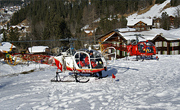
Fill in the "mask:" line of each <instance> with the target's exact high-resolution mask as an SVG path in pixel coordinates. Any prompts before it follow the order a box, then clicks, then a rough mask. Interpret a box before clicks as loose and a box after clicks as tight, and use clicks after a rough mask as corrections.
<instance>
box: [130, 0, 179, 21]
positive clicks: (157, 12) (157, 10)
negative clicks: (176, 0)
mask: <svg viewBox="0 0 180 110" xmlns="http://www.w3.org/2000/svg"><path fill="white" fill-rule="evenodd" d="M170 1H171V0H166V1H165V2H164V3H162V4H155V5H154V6H153V7H151V9H150V10H149V11H147V12H146V13H143V14H141V15H138V14H137V13H134V14H132V15H130V16H128V18H127V19H134V18H136V19H147V18H153V17H156V18H158V17H161V15H162V13H163V12H167V14H168V15H169V16H171V15H172V16H176V9H177V8H180V5H179V6H177V7H170V8H167V9H165V10H163V8H164V7H165V6H166V5H167V4H168V3H170Z"/></svg>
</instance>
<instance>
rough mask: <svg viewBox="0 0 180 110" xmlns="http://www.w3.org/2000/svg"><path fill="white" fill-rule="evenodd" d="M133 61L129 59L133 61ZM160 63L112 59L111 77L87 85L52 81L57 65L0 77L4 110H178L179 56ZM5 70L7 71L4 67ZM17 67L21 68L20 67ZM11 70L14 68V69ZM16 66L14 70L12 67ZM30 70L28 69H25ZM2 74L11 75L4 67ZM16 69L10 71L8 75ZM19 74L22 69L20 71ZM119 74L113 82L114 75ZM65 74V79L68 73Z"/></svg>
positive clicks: (179, 93)
mask: <svg viewBox="0 0 180 110" xmlns="http://www.w3.org/2000/svg"><path fill="white" fill-rule="evenodd" d="M132 58H134V57H130V59H132ZM159 58H160V60H159V61H156V60H145V61H143V62H142V61H132V60H128V61H126V60H125V59H118V60H116V61H115V62H114V61H109V65H108V71H103V75H104V76H105V75H109V76H108V77H107V78H103V79H99V80H97V79H96V78H92V77H91V78H90V81H89V82H88V83H76V82H70V83H69V82H64V83H62V82H58V83H56V82H50V80H51V79H52V78H53V77H54V76H55V71H56V67H50V66H48V67H46V66H43V65H40V67H41V68H44V69H41V70H39V69H38V67H37V66H39V65H36V70H35V71H34V72H32V73H29V74H19V75H16V76H6V77H4V76H3V77H0V93H1V94H0V108H3V109H2V110H12V109H13V110H46V109H48V110H64V109H68V110H85V109H87V110H95V109H96V110H97V109H98V110H110V109H111V110H178V109H179V108H180V82H179V80H180V74H179V70H180V68H179V64H180V56H179V55H173V56H171V55H160V56H159ZM2 66H3V67H8V65H6V64H2ZM17 66H18V65H17ZM31 66H32V67H33V65H31ZM9 68H10V67H9ZM11 68H15V67H11ZM25 68H27V69H28V68H29V67H28V66H24V71H25V70H26V69H25ZM1 70H2V72H1V74H3V72H8V70H6V71H5V70H3V69H2V67H1ZM11 71H12V70H10V69H9V73H10V74H11V73H13V72H11ZM15 71H17V70H15ZM112 73H113V74H114V75H115V76H116V79H112V77H111V74H112ZM68 74H69V73H68V72H67V73H63V74H62V75H63V76H65V75H68Z"/></svg>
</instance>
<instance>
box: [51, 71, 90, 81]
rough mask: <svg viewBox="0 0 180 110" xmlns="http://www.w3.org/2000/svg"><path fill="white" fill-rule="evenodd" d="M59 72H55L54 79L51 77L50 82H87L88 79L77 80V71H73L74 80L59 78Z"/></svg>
mask: <svg viewBox="0 0 180 110" xmlns="http://www.w3.org/2000/svg"><path fill="white" fill-rule="evenodd" d="M59 73H61V72H56V76H55V78H54V79H52V80H51V82H79V83H87V82H88V81H89V79H87V80H85V81H84V80H83V81H82V80H79V79H78V78H77V73H74V76H75V77H74V78H75V79H74V80H63V78H60V75H59Z"/></svg>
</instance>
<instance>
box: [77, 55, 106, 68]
mask: <svg viewBox="0 0 180 110" xmlns="http://www.w3.org/2000/svg"><path fill="white" fill-rule="evenodd" d="M75 60H76V63H77V65H78V67H79V68H86V69H87V68H102V67H103V62H102V59H101V57H100V54H98V53H96V52H89V53H77V54H76V55H75Z"/></svg>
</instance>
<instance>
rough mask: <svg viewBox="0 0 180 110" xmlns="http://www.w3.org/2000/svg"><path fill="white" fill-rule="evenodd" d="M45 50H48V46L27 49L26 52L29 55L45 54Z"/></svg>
mask: <svg viewBox="0 0 180 110" xmlns="http://www.w3.org/2000/svg"><path fill="white" fill-rule="evenodd" d="M46 48H49V47H48V46H33V47H29V48H28V50H29V52H30V53H41V52H45V50H46Z"/></svg>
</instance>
